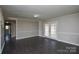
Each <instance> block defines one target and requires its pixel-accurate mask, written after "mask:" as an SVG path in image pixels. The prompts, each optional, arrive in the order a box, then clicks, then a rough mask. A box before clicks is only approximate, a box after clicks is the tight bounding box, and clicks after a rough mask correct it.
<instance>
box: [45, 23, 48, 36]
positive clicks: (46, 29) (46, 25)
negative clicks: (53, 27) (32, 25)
mask: <svg viewBox="0 0 79 59" xmlns="http://www.w3.org/2000/svg"><path fill="white" fill-rule="evenodd" d="M44 35H45V36H49V24H45V32H44Z"/></svg>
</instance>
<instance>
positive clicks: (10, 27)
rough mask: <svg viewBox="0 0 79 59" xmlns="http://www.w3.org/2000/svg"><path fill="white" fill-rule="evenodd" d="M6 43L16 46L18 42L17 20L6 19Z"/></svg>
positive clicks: (9, 45) (12, 46)
mask: <svg viewBox="0 0 79 59" xmlns="http://www.w3.org/2000/svg"><path fill="white" fill-rule="evenodd" d="M5 43H6V46H8V47H11V48H14V47H15V44H16V21H15V20H6V21H5Z"/></svg>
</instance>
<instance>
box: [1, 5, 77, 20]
mask: <svg viewBox="0 0 79 59" xmlns="http://www.w3.org/2000/svg"><path fill="white" fill-rule="evenodd" d="M1 8H2V9H3V11H4V13H5V14H6V16H8V17H26V18H30V19H33V18H34V17H33V15H34V14H39V15H40V16H39V17H38V18H39V19H42V20H46V19H51V18H53V17H59V16H63V15H67V14H72V13H78V12H79V6H78V5H75V6H74V5H4V6H1Z"/></svg>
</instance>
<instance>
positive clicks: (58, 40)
mask: <svg viewBox="0 0 79 59" xmlns="http://www.w3.org/2000/svg"><path fill="white" fill-rule="evenodd" d="M41 37H47V36H41ZM47 38H50V39H53V40H57V41H59V42H64V43H68V44H72V45H76V46H79V44H77V43H72V42H67V41H64V40H58V39H54V38H51V37H47Z"/></svg>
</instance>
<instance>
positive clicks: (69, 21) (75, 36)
mask: <svg viewBox="0 0 79 59" xmlns="http://www.w3.org/2000/svg"><path fill="white" fill-rule="evenodd" d="M54 21H56V22H57V26H56V27H57V29H56V40H59V41H63V42H66V43H71V44H74V45H78V46H79V13H76V14H72V15H66V16H61V17H56V18H52V19H49V20H47V21H45V22H46V23H48V22H49V23H53V22H54ZM43 30H44V29H43ZM50 38H52V37H50Z"/></svg>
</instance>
